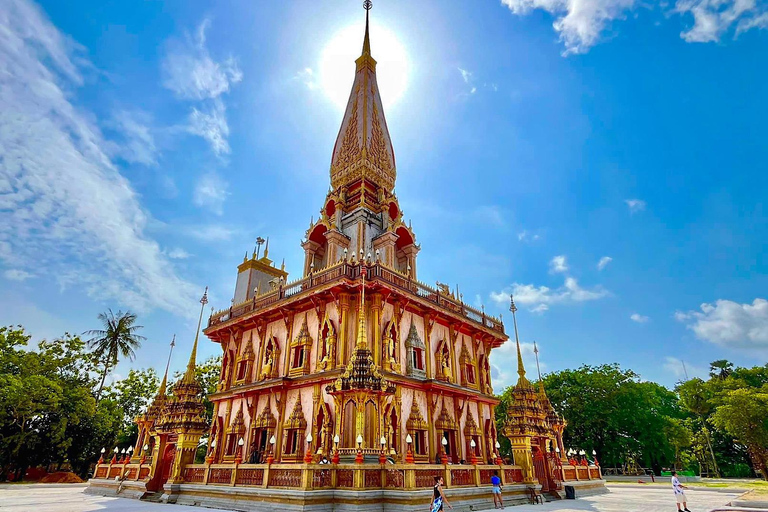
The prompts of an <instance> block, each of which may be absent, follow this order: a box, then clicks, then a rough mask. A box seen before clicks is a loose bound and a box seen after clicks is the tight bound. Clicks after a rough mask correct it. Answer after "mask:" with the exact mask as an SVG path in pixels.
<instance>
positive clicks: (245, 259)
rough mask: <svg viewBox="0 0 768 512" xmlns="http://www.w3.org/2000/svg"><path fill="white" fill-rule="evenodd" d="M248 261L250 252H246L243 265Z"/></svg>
mask: <svg viewBox="0 0 768 512" xmlns="http://www.w3.org/2000/svg"><path fill="white" fill-rule="evenodd" d="M246 261H248V251H245V256H243V263H245V262H246Z"/></svg>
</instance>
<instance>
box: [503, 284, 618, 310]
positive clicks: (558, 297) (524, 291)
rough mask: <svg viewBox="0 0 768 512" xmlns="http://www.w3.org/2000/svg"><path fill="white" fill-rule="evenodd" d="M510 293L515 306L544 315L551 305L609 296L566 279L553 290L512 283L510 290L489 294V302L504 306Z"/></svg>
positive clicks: (601, 291) (603, 291) (601, 289)
mask: <svg viewBox="0 0 768 512" xmlns="http://www.w3.org/2000/svg"><path fill="white" fill-rule="evenodd" d="M510 293H512V295H514V296H515V303H516V304H522V305H525V306H532V307H531V311H532V312H535V313H544V312H545V311H547V310H548V309H549V306H551V305H553V304H572V303H575V302H587V301H592V300H598V299H602V298H603V297H607V296H608V295H609V294H610V293H609V292H608V291H607V290H605V289H603V288H602V287H599V286H597V287H595V288H593V289H591V290H587V289H584V288H582V287H581V286H579V283H578V282H577V281H576V279H574V278H573V277H566V278H565V282H564V283H563V285H562V286H560V287H559V288H557V289H554V290H553V289H552V288H549V287H547V286H535V285H532V284H520V283H514V284H513V285H512V287H511V288H508V289H505V290H502V291H500V292H491V300H493V301H494V302H496V303H497V304H500V305H504V306H506V305H507V304H509V295H510Z"/></svg>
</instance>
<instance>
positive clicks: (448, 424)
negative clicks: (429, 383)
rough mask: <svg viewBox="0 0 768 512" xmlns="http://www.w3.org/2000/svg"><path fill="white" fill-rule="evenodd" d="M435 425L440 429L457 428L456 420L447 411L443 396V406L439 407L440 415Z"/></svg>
mask: <svg viewBox="0 0 768 512" xmlns="http://www.w3.org/2000/svg"><path fill="white" fill-rule="evenodd" d="M435 426H436V427H437V428H438V429H440V430H457V429H458V424H457V423H456V420H455V419H454V418H453V416H451V414H450V413H449V412H448V408H447V407H446V406H445V397H443V406H442V407H441V409H440V416H438V417H437V421H436V422H435Z"/></svg>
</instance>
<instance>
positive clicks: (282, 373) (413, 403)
mask: <svg viewBox="0 0 768 512" xmlns="http://www.w3.org/2000/svg"><path fill="white" fill-rule="evenodd" d="M365 6H366V27H365V34H364V37H363V45H362V52H361V55H360V57H359V58H358V59H357V60H356V61H355V66H356V71H355V76H354V81H353V83H352V91H351V94H350V97H349V101H348V103H347V106H346V110H345V112H344V117H343V118H342V121H341V127H340V129H339V134H338V136H337V139H336V143H335V145H334V148H333V152H332V154H331V163H330V190H329V192H328V194H327V195H326V197H325V199H324V200H323V202H322V204H320V206H321V208H320V215H319V217H318V218H317V220H313V221H312V222H311V223H310V225H309V227H308V229H307V231H306V235H305V239H304V240H303V242H302V244H301V246H302V249H303V251H304V265H303V268H302V269H301V274H300V276H299V277H298V278H297V279H295V280H293V281H290V280H289V279H288V273H287V272H286V270H285V266H284V265H281V266H280V267H277V266H276V265H275V264H274V262H273V261H272V260H270V259H269V246H268V245H267V246H266V248H265V251H264V254H263V256H262V255H261V254H260V253H259V251H258V250H256V251H254V252H253V254H252V255H250V256H249V255H248V254H246V256H245V258H244V260H243V261H242V263H241V264H240V265H239V266H238V267H237V276H236V279H235V290H234V294H233V296H234V298H233V302H232V306H231V307H229V308H227V309H224V310H221V311H217V312H212V314H211V316H210V318H209V320H208V325H207V327H206V328H205V330H204V333H205V335H206V336H207V337H208V338H209V339H210V340H211V341H212V342H213V343H216V344H218V345H220V346H221V350H222V355H223V362H222V368H221V375H220V381H219V384H218V388H217V391H216V392H215V393H214V394H212V395H210V396H209V399H210V400H211V402H212V403H213V418H212V421H211V424H210V425H203V424H201V420H202V405H201V404H202V402H201V400H202V398H201V397H200V389H199V385H198V384H196V383H195V382H194V364H195V361H194V359H195V353H196V347H197V338H196V339H195V343H194V347H195V348H194V349H193V353H192V356H191V358H190V362H189V366H188V369H187V373H185V376H184V378H183V379H182V381H181V382H180V383H179V384H177V385H176V386H175V388H174V390H173V396H171V397H170V398H169V397H166V396H165V389H164V388H165V386H164V385H163V386H161V389H160V390H159V392H158V395H157V397H156V399H155V401H154V402H153V403H152V404H151V406H150V407H149V408H148V410H147V412H146V413H145V414H144V415H143V416H142V417H140V418H138V419H137V423H138V425H139V432H140V434H139V440H138V441H137V443H136V447H135V449H134V450H133V457H132V458H130V459H129V458H127V457H126V458H125V459H123V460H122V461H120V460H116V459H113V461H112V463H109V464H108V463H103V461H100V462H102V463H100V464H99V465H98V466H97V470H96V478H94V480H93V481H92V484H91V492H100V491H101V492H108V491H107V490H114V487H115V484H114V482H112V480H113V479H114V477H115V476H118V477H122V478H124V479H126V482H124V483H123V484H122V489H128V491H127V492H128V494H130V495H134V496H139V497H141V496H143V497H145V498H146V497H149V496H152V495H162V496H163V499H164V500H167V501H176V502H178V503H188V504H192V503H202V504H205V505H208V506H220V507H222V508H233V509H235V510H266V509H268V508H270V507H273V506H274V503H276V502H279V503H280V504H281V506H288V507H293V508H304V507H311V506H314V505H316V506H318V507H320V506H322V507H324V509H326V510H341V509H344V508H348V509H351V508H357V507H358V506H359V505H361V504H362V505H365V506H366V507H368V508H369V509H371V510H376V509H378V510H392V509H395V508H397V509H399V510H401V509H403V508H405V509H408V510H416V509H419V508H420V509H423V508H424V507H425V506H426V503H427V502H428V501H429V495H430V492H431V487H432V486H433V485H434V477H435V476H438V475H439V476H443V477H444V478H445V481H446V484H447V485H448V487H449V488H451V493H450V499H451V502H452V503H453V504H454V506H456V507H457V508H463V509H466V510H469V508H470V506H474V507H477V506H478V505H479V504H481V503H484V504H487V503H486V502H488V500H489V499H490V498H489V497H488V496H487V492H486V490H483V489H482V487H484V486H488V485H489V483H490V479H491V477H492V476H493V474H494V472H498V473H499V475H500V476H501V478H502V480H503V481H504V483H505V486H504V489H505V499H510V500H513V501H514V500H521V501H522V500H525V499H527V498H528V496H529V493H530V489H536V490H538V492H540V491H541V490H544V491H545V492H552V493H556V492H559V491H562V482H563V481H564V480H572V481H574V482H581V487H582V488H583V489H585V490H586V489H587V488H590V489H593V488H598V487H602V479H601V476H600V472H599V468H597V467H595V466H591V467H590V466H588V465H586V464H581V463H579V464H576V465H573V464H570V463H571V462H579V461H568V460H565V458H564V457H565V447H564V446H563V445H562V430H563V428H564V427H565V422H564V421H563V420H562V419H561V418H559V416H557V414H556V413H555V411H554V410H553V409H552V406H551V405H550V404H549V401H548V400H547V399H546V393H545V392H544V390H543V388H540V389H538V390H537V389H536V388H535V387H534V386H533V385H532V384H531V383H530V382H529V381H528V380H527V378H526V377H525V369H524V368H523V364H522V358H521V357H520V348H519V342H518V346H517V348H518V364H519V375H520V378H519V381H518V383H517V385H516V387H515V391H514V397H515V398H514V404H513V405H511V406H510V407H509V419H508V421H507V422H506V425H505V427H504V430H503V431H502V432H497V426H496V417H495V407H496V405H497V404H498V402H499V401H498V399H497V398H496V397H495V396H494V394H493V388H492V385H491V373H490V364H489V357H490V354H491V352H492V350H493V349H495V348H498V347H500V346H501V345H502V344H503V343H505V342H506V341H507V339H508V336H507V335H506V333H505V328H504V324H503V322H502V320H501V318H496V317H493V316H491V315H488V314H486V313H485V312H484V311H481V310H477V309H475V308H473V307H471V306H469V305H467V304H465V303H464V302H463V301H462V298H461V295H459V294H458V292H457V291H452V290H450V289H449V287H448V286H446V285H443V284H441V283H437V284H436V285H435V286H434V287H433V286H429V285H427V284H424V283H422V282H421V281H419V280H418V271H417V269H418V254H419V251H420V249H421V247H420V245H419V244H417V242H416V233H415V232H414V230H413V229H412V228H411V226H410V225H408V224H406V223H405V222H404V221H403V212H402V210H401V208H400V204H399V202H398V199H397V196H396V195H395V192H394V190H395V180H396V176H397V172H396V162H395V153H394V149H393V144H392V140H391V138H390V134H389V130H388V128H387V122H386V119H385V116H384V109H383V107H382V101H381V97H380V95H379V88H378V85H377V81H376V60H375V59H374V57H373V53H372V51H371V40H370V37H369V24H368V11H369V9H370V2H365ZM273 249H274V248H273ZM513 314H514V312H513ZM516 341H517V340H516ZM195 386H198V387H197V388H195ZM195 404H197V405H195ZM204 431H206V432H207V433H208V441H207V454H206V458H205V461H204V462H202V461H198V463H197V464H195V463H194V462H195V461H194V460H192V459H193V457H194V449H195V448H197V445H198V441H199V440H200V439H201V436H202V435H203V432H204ZM500 435H504V436H507V437H508V438H509V439H510V440H511V441H512V447H513V452H514V461H511V460H510V461H503V460H502V459H501V457H500V454H499V451H498V448H499V443H498V439H499V436H500ZM126 472H127V473H126ZM566 472H567V473H566ZM233 488H236V489H237V490H236V491H235V490H234V489H233ZM454 488H455V489H454ZM360 490H368V491H376V492H372V493H368V494H360V493H355V491H360ZM404 490H407V491H409V492H407V493H406V492H404ZM331 491H332V492H331ZM121 492H126V491H121Z"/></svg>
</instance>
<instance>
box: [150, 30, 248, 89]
mask: <svg viewBox="0 0 768 512" xmlns="http://www.w3.org/2000/svg"><path fill="white" fill-rule="evenodd" d="M209 25H210V20H208V19H206V20H203V22H202V23H201V24H200V26H199V27H198V28H197V32H196V33H195V34H194V35H190V34H187V35H186V37H185V39H184V40H183V41H180V40H176V39H172V40H170V41H169V42H168V51H167V53H166V55H165V59H164V60H163V74H164V79H163V85H164V86H165V87H166V88H168V89H170V90H171V91H173V92H174V93H175V94H176V96H177V97H179V98H182V99H187V100H204V99H213V98H218V97H219V96H221V95H222V94H224V93H226V92H229V90H230V88H231V87H232V85H233V84H236V83H238V82H240V81H241V80H242V79H243V73H242V72H241V71H240V68H239V66H238V65H237V62H236V61H235V60H234V59H233V58H232V57H230V58H228V59H226V60H224V61H223V62H216V61H214V60H213V59H212V58H211V56H210V54H209V53H208V49H207V48H206V46H205V31H206V30H207V29H208V26H209Z"/></svg>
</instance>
